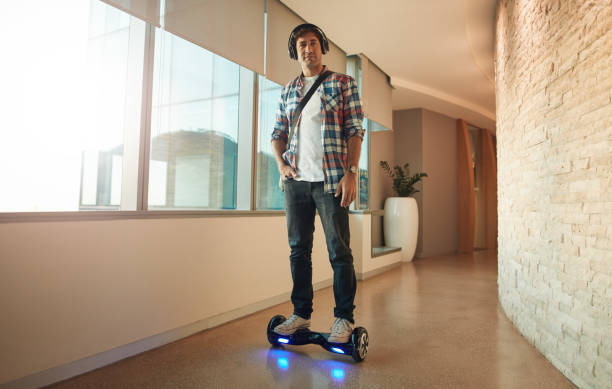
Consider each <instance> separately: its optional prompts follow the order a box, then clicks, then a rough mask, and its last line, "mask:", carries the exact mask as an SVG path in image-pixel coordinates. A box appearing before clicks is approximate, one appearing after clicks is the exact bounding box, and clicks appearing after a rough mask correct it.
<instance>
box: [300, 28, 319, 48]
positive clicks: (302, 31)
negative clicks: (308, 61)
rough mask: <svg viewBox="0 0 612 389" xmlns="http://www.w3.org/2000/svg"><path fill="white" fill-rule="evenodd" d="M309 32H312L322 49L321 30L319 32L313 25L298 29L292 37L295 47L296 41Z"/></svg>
mask: <svg viewBox="0 0 612 389" xmlns="http://www.w3.org/2000/svg"><path fill="white" fill-rule="evenodd" d="M309 32H312V33H314V34H315V35H316V36H317V39H318V40H319V46H321V47H323V36H322V35H321V30H319V29H318V28H317V27H314V26H313V25H305V26H303V27H300V28H298V30H297V31H296V32H295V34H294V35H293V36H294V37H295V44H296V45H297V40H298V39H299V38H301V37H303V36H304V35H306V34H308V33H309ZM296 48H297V47H296Z"/></svg>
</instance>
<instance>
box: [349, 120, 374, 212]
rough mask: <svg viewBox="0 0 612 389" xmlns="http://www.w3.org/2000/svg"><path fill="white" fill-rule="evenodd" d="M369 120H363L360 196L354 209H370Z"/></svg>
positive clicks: (358, 181) (358, 179)
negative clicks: (363, 134)
mask: <svg viewBox="0 0 612 389" xmlns="http://www.w3.org/2000/svg"><path fill="white" fill-rule="evenodd" d="M371 123H372V122H371V121H369V120H368V119H364V120H363V127H364V128H365V136H364V137H363V141H362V142H361V154H360V155H359V175H358V176H357V188H358V191H359V193H358V196H357V198H356V199H355V203H354V205H353V207H354V209H357V210H364V209H369V208H370V131H371V130H370V124H371Z"/></svg>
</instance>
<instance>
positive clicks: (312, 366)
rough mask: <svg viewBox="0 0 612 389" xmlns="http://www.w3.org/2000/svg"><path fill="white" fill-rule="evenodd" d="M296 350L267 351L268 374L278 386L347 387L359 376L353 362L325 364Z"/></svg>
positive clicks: (334, 361)
mask: <svg viewBox="0 0 612 389" xmlns="http://www.w3.org/2000/svg"><path fill="white" fill-rule="evenodd" d="M293 349H294V348H293V347H292V348H291V349H290V350H288V349H284V348H270V349H269V350H268V351H267V355H266V367H267V370H268V371H269V372H270V373H271V374H272V376H273V377H274V380H275V382H276V383H277V384H279V385H282V386H285V385H288V386H290V387H320V386H327V385H328V384H331V383H344V382H345V381H346V380H347V379H349V378H350V379H351V380H354V379H355V378H356V376H357V375H358V367H357V366H356V364H355V363H354V362H352V360H347V361H346V362H343V361H338V360H322V359H317V355H316V354H315V355H313V356H310V355H308V354H304V353H301V352H294V350H293ZM330 355H331V354H330ZM331 356H332V357H333V355H331Z"/></svg>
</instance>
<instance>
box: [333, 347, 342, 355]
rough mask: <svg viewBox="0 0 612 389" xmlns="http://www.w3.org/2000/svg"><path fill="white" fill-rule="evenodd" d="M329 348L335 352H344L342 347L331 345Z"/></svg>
mask: <svg viewBox="0 0 612 389" xmlns="http://www.w3.org/2000/svg"><path fill="white" fill-rule="evenodd" d="M331 350H332V351H333V352H335V353H339V354H344V351H342V349H339V348H338V347H332V348H331Z"/></svg>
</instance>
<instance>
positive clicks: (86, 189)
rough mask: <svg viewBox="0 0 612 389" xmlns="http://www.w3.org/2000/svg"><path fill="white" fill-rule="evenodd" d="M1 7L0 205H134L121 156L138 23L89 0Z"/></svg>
mask: <svg viewBox="0 0 612 389" xmlns="http://www.w3.org/2000/svg"><path fill="white" fill-rule="evenodd" d="M33 10H35V11H36V12H33ZM2 14H3V18H2V19H3V21H2V23H1V24H0V45H1V46H2V48H3V52H4V53H10V55H9V56H7V57H6V58H4V59H3V60H2V61H1V62H0V85H2V88H1V89H0V106H1V107H2V108H3V109H2V112H3V113H2V121H1V122H0V182H2V191H0V212H27V211H78V210H101V209H119V208H121V209H130V207H131V206H132V205H133V204H134V208H133V209H135V198H136V193H135V190H134V191H131V192H130V191H129V189H128V188H127V187H124V185H122V181H123V179H124V176H125V174H127V173H130V172H131V171H133V170H136V171H137V169H138V166H123V163H124V161H126V160H127V158H124V157H125V155H124V153H125V151H124V150H125V149H126V145H125V139H127V138H130V137H132V138H133V137H134V136H133V135H134V134H136V138H137V134H139V133H140V111H139V109H140V94H139V91H140V90H141V88H142V63H143V56H142V55H141V53H142V50H143V48H144V31H145V23H144V22H142V21H139V20H138V19H136V18H132V17H130V16H129V15H127V14H125V13H123V12H122V11H120V10H118V9H115V8H113V7H110V6H108V5H106V4H104V3H102V2H99V1H95V0H92V1H83V0H56V1H52V2H50V1H45V0H38V1H33V0H32V1H23V2H22V1H11V2H6V3H5V4H3V5H2ZM131 106H134V107H138V108H137V109H127V107H131ZM129 160H130V161H131V160H134V159H133V158H129ZM135 160H136V161H137V158H135ZM122 198H123V199H125V201H127V203H125V204H122V203H121V202H122Z"/></svg>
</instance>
